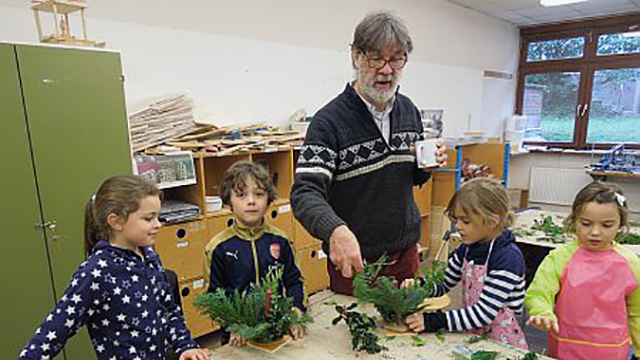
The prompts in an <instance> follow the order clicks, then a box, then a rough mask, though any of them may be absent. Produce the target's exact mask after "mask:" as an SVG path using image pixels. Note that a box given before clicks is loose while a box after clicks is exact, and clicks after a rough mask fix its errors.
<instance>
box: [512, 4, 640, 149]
mask: <svg viewBox="0 0 640 360" xmlns="http://www.w3.org/2000/svg"><path fill="white" fill-rule="evenodd" d="M521 38H522V44H523V46H522V54H521V57H520V58H521V61H520V69H519V70H520V71H519V78H518V92H517V104H516V112H517V113H518V114H523V115H526V116H527V124H526V131H525V139H524V140H525V143H526V144H536V145H548V146H552V147H564V148H575V149H590V148H610V147H611V146H613V144H616V143H620V142H624V143H627V146H628V147H636V148H640V21H639V20H638V14H634V15H627V16H619V17H612V18H606V19H600V20H589V21H583V22H574V23H566V24H558V25H549V26H538V27H530V28H524V29H521Z"/></svg>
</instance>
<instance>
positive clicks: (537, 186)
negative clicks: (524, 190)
mask: <svg viewBox="0 0 640 360" xmlns="http://www.w3.org/2000/svg"><path fill="white" fill-rule="evenodd" d="M591 181H592V179H591V177H590V176H589V175H588V174H587V172H586V171H585V170H584V169H559V168H542V167H533V168H531V179H530V180H529V201H531V202H538V203H544V204H554V205H571V204H572V203H573V199H574V198H575V196H576V194H577V193H578V191H580V189H582V188H583V187H584V186H586V185H587V184H589V183H590V182H591Z"/></svg>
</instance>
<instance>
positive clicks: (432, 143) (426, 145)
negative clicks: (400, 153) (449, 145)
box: [415, 139, 440, 169]
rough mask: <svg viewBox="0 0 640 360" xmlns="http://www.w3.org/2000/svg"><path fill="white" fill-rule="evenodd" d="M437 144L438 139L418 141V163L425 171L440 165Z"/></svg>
mask: <svg viewBox="0 0 640 360" xmlns="http://www.w3.org/2000/svg"><path fill="white" fill-rule="evenodd" d="M437 144H438V140H437V139H425V140H420V141H416V143H415V147H416V161H417V162H418V167H419V168H421V169H424V168H430V167H436V166H439V165H440V164H439V163H438V158H437V157H436V150H437V149H438V145H437Z"/></svg>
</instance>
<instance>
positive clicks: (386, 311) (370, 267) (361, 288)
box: [353, 255, 444, 332]
mask: <svg viewBox="0 0 640 360" xmlns="http://www.w3.org/2000/svg"><path fill="white" fill-rule="evenodd" d="M386 261H387V256H386V255H383V256H381V257H380V259H379V260H378V261H376V262H375V263H373V264H366V265H365V267H364V272H362V273H361V274H357V275H356V276H355V278H354V280H353V295H354V296H355V297H357V298H358V299H360V300H361V301H364V302H367V303H371V304H373V306H374V307H375V308H376V310H377V311H378V312H379V313H380V315H381V316H382V319H383V320H384V327H385V328H386V329H387V330H391V331H395V332H406V331H408V328H407V326H406V325H405V324H404V319H405V318H406V317H407V316H409V315H411V314H413V313H416V312H418V311H420V310H422V308H423V307H424V306H425V305H424V301H425V299H427V298H429V297H431V295H432V294H433V289H434V285H435V284H437V283H439V282H440V281H442V280H443V279H444V270H443V269H442V267H440V266H438V267H434V268H433V269H432V270H431V271H429V272H427V273H426V274H424V276H423V279H424V280H423V281H418V279H416V281H413V282H411V284H409V285H408V286H404V287H402V286H400V284H398V283H397V282H396V281H395V280H394V279H393V278H392V277H390V276H381V275H380V272H381V271H382V267H383V266H385V265H388V264H387V263H386Z"/></svg>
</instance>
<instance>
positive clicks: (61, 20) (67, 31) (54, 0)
mask: <svg viewBox="0 0 640 360" xmlns="http://www.w3.org/2000/svg"><path fill="white" fill-rule="evenodd" d="M31 9H33V12H34V15H35V18H36V27H37V29H38V37H39V38H40V42H43V43H49V44H64V45H76V46H94V47H104V45H105V43H104V41H94V40H89V39H87V24H86V21H85V18H84V11H85V10H86V9H87V3H86V1H83V0H68V1H64V0H34V1H32V6H31ZM40 12H45V13H50V14H52V16H53V27H54V33H53V34H51V35H45V34H44V32H43V30H42V23H41V21H40ZM73 13H76V14H78V13H79V15H80V20H81V23H82V37H77V36H75V35H73V34H72V31H71V24H70V22H69V19H70V17H69V14H73Z"/></svg>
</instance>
